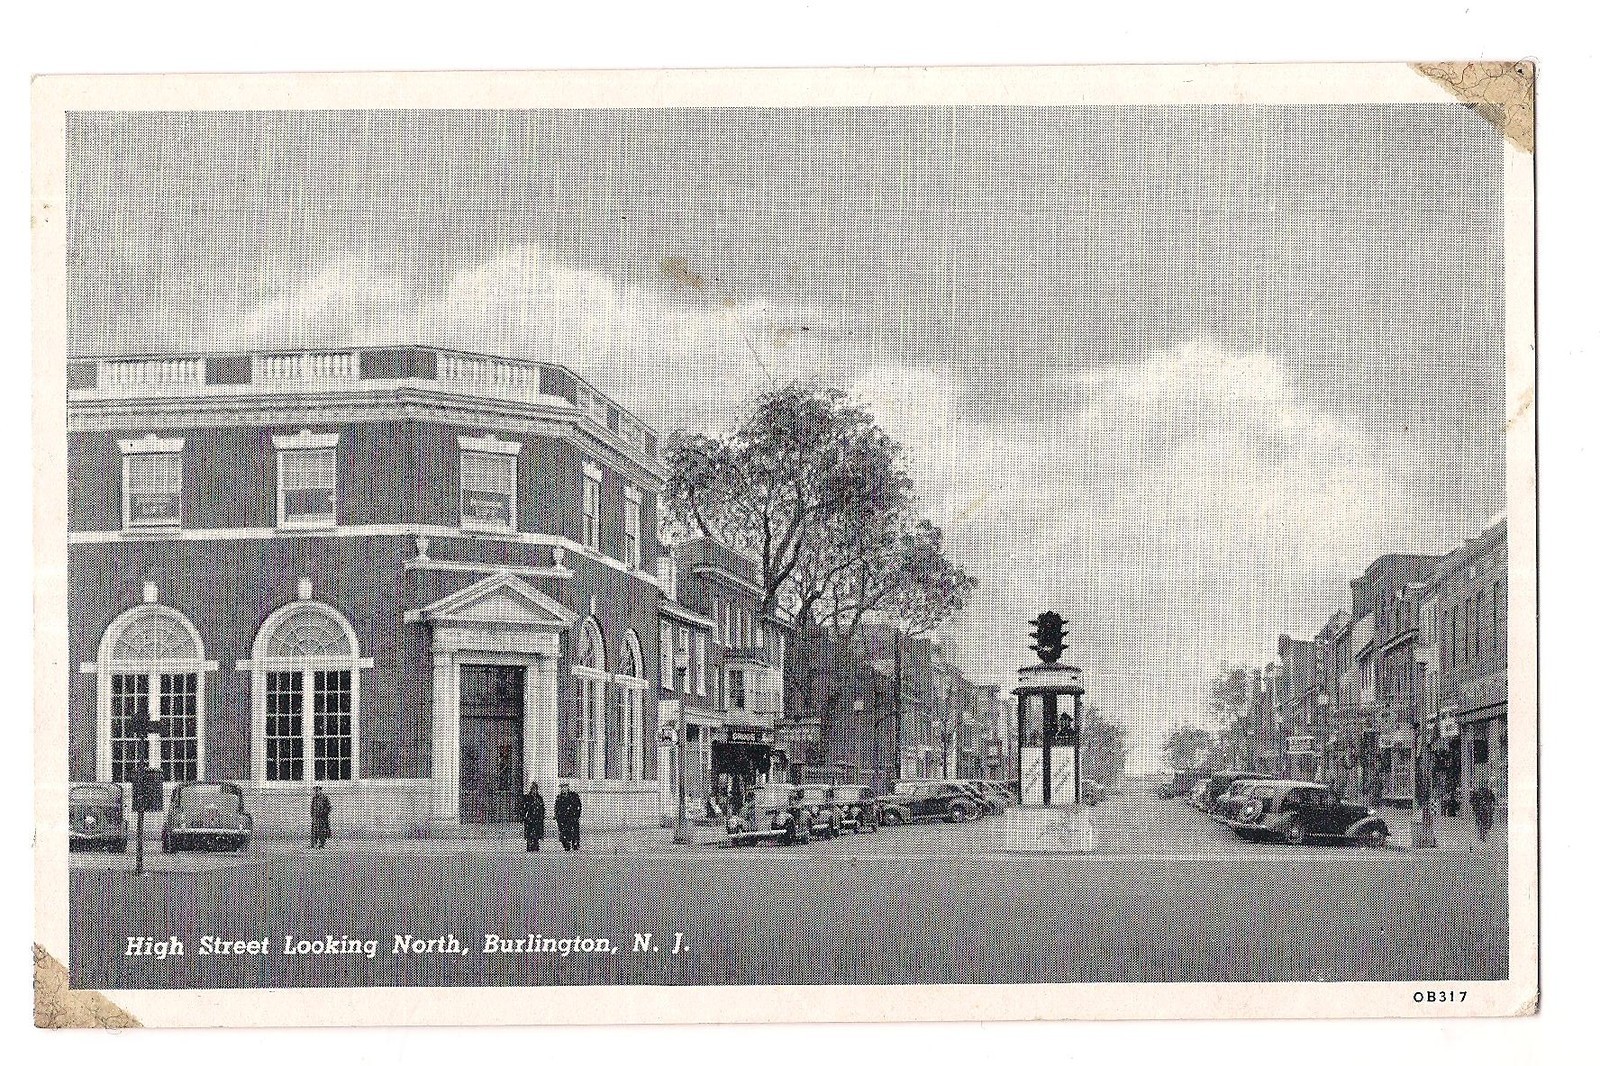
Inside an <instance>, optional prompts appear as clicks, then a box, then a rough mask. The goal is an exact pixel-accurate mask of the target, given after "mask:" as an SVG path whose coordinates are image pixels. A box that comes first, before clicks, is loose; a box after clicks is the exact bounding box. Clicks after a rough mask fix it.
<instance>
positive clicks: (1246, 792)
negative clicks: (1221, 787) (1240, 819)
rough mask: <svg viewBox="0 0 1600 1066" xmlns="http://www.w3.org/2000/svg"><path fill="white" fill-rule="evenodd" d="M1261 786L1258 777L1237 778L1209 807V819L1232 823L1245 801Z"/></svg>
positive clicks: (1260, 780)
mask: <svg viewBox="0 0 1600 1066" xmlns="http://www.w3.org/2000/svg"><path fill="white" fill-rule="evenodd" d="M1262 784H1263V781H1262V779H1261V778H1258V777H1241V778H1239V779H1238V780H1237V781H1235V782H1234V783H1233V784H1231V785H1229V786H1228V791H1226V792H1224V793H1223V794H1222V795H1220V796H1218V797H1217V799H1216V802H1215V803H1213V804H1212V805H1211V817H1212V818H1213V819H1214V820H1215V821H1218V822H1230V821H1232V820H1233V818H1234V817H1235V816H1236V815H1237V814H1238V813H1239V808H1240V807H1242V806H1244V802H1245V800H1247V799H1249V798H1250V796H1251V795H1252V794H1253V793H1254V792H1255V790H1256V789H1257V788H1260V787H1261V786H1262ZM1263 795H1265V793H1263Z"/></svg>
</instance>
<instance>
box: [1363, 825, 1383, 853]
mask: <svg viewBox="0 0 1600 1066" xmlns="http://www.w3.org/2000/svg"><path fill="white" fill-rule="evenodd" d="M1361 843H1363V844H1365V845H1366V846H1367V847H1369V848H1383V847H1388V845H1389V834H1388V833H1385V832H1384V831H1383V830H1382V829H1380V828H1378V827H1377V826H1373V827H1372V828H1371V829H1368V830H1367V831H1366V832H1365V833H1362V834H1361Z"/></svg>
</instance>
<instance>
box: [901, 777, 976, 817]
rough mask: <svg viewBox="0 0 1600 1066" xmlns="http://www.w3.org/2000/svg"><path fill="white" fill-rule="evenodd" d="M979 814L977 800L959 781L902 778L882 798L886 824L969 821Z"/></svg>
mask: <svg viewBox="0 0 1600 1066" xmlns="http://www.w3.org/2000/svg"><path fill="white" fill-rule="evenodd" d="M979 813H980V808H979V806H978V801H977V800H975V799H973V798H972V792H971V790H970V789H968V788H966V787H965V786H963V785H962V784H961V783H960V782H959V781H899V782H896V783H895V786H894V791H893V792H892V793H890V794H889V795H887V796H885V797H884V798H883V824H884V825H899V824H900V823H902V822H941V821H942V822H970V821H972V820H973V819H974V818H976V817H978V815H979Z"/></svg>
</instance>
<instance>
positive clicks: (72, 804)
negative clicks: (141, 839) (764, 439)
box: [67, 784, 128, 851]
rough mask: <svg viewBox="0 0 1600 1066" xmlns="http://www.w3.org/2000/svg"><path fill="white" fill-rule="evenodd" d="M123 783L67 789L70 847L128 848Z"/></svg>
mask: <svg viewBox="0 0 1600 1066" xmlns="http://www.w3.org/2000/svg"><path fill="white" fill-rule="evenodd" d="M122 803H123V792H122V786H121V785H111V784H93V785H73V786H72V788H71V790H70V791H69V792H68V793H67V807H68V809H67V848H68V850H73V849H78V848H103V849H104V850H106V851H127V850H128V819H127V818H126V817H125V816H124V815H123V813H122Z"/></svg>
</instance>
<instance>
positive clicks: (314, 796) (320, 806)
mask: <svg viewBox="0 0 1600 1066" xmlns="http://www.w3.org/2000/svg"><path fill="white" fill-rule="evenodd" d="M331 836H333V801H332V800H330V799H329V798H328V796H327V794H326V793H324V792H323V791H322V786H321V785H312V786H311V846H312V847H314V848H322V849H324V850H326V848H327V847H328V838H329V837H331Z"/></svg>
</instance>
